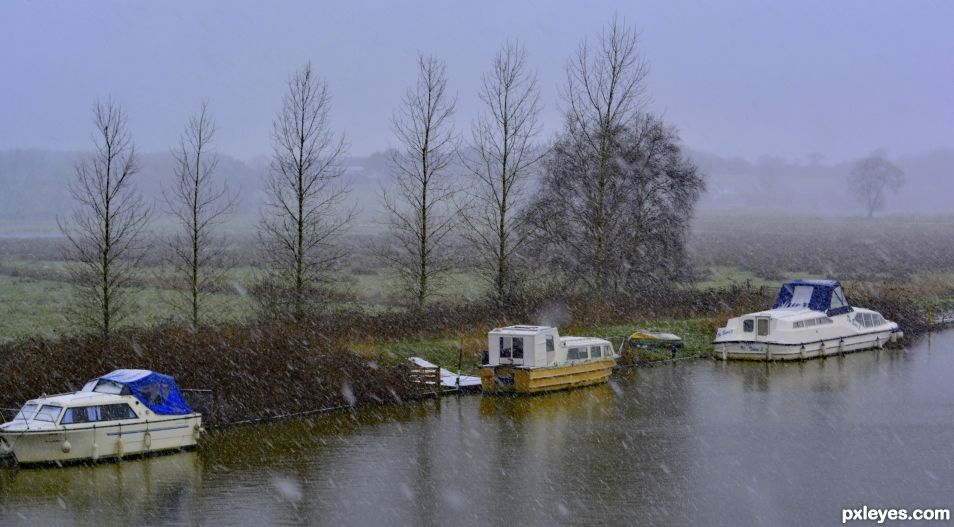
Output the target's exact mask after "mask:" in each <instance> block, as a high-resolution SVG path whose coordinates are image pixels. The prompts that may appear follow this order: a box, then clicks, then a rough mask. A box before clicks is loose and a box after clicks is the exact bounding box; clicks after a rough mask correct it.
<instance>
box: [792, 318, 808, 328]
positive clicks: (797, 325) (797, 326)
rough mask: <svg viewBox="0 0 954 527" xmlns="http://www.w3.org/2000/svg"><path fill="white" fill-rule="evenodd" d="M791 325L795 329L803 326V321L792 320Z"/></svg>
mask: <svg viewBox="0 0 954 527" xmlns="http://www.w3.org/2000/svg"><path fill="white" fill-rule="evenodd" d="M792 327H793V328H795V329H798V328H803V327H805V322H804V321H802V320H799V321H798V322H792Z"/></svg>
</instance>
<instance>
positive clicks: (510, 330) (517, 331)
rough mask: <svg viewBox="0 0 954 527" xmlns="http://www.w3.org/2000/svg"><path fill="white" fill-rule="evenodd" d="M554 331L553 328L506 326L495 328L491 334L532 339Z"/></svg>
mask: <svg viewBox="0 0 954 527" xmlns="http://www.w3.org/2000/svg"><path fill="white" fill-rule="evenodd" d="M551 329H554V328H553V326H506V327H502V328H495V329H494V330H493V331H491V333H503V334H506V335H516V336H524V337H530V336H533V335H537V334H540V333H544V332H546V331H549V330H551Z"/></svg>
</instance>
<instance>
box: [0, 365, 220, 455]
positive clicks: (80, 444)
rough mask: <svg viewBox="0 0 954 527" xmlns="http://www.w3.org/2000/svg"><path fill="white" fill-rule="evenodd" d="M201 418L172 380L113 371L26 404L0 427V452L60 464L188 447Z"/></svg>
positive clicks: (147, 373) (192, 443)
mask: <svg viewBox="0 0 954 527" xmlns="http://www.w3.org/2000/svg"><path fill="white" fill-rule="evenodd" d="M201 431H202V416H201V415H200V414H198V413H195V412H193V411H192V409H191V408H190V407H189V404H188V403H187V402H186V401H185V399H184V398H183V396H182V392H181V391H179V387H178V386H177V385H176V382H175V380H174V379H173V378H172V377H169V376H168V375H162V374H160V373H155V372H152V371H149V370H116V371H114V372H112V373H109V374H107V375H104V376H102V377H98V378H96V379H93V380H91V381H90V382H88V383H87V384H86V385H85V386H84V387H83V389H82V390H80V391H78V392H75V393H67V394H60V395H53V396H44V397H40V398H38V399H33V400H31V401H28V402H27V403H26V404H24V405H23V408H22V409H21V410H20V412H19V413H17V415H16V417H14V419H13V421H10V422H8V423H4V424H2V425H0V454H12V455H13V456H14V457H15V458H16V461H17V462H18V463H26V464H32V463H62V462H72V461H83V460H92V461H96V460H99V459H103V458H122V457H123V456H129V455H137V454H145V453H152V452H163V451H173V450H182V449H188V448H191V447H194V446H195V445H196V440H197V439H198V438H199V435H200V433H201Z"/></svg>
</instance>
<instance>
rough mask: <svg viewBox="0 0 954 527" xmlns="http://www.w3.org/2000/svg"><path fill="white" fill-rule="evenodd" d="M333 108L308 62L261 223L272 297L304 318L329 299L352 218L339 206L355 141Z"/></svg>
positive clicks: (275, 136) (293, 95) (292, 88)
mask: <svg viewBox="0 0 954 527" xmlns="http://www.w3.org/2000/svg"><path fill="white" fill-rule="evenodd" d="M330 106H331V97H330V95H329V94H328V85H327V84H326V83H325V82H324V81H323V80H321V79H319V78H318V77H317V76H315V75H314V74H313V73H312V69H311V64H310V63H308V64H306V65H305V67H304V68H302V70H301V71H299V72H296V73H295V74H294V75H293V76H292V77H291V79H289V81H288V92H287V93H286V94H285V96H284V97H283V99H282V110H281V112H280V113H279V115H278V117H277V118H276V119H275V121H274V124H273V132H272V160H271V165H270V172H269V179H268V181H267V182H266V187H265V192H266V194H267V203H266V206H267V208H268V214H267V215H266V217H265V218H264V219H263V220H262V223H261V228H260V238H261V241H262V245H263V249H264V251H265V257H266V258H267V259H268V261H269V277H268V280H267V283H268V287H267V288H266V290H267V294H266V295H265V296H264V299H265V300H266V301H267V302H266V306H267V307H268V308H272V309H274V308H277V309H280V310H281V311H283V312H288V314H289V315H290V316H291V317H292V318H294V319H295V320H298V321H300V320H303V319H304V318H306V317H307V316H309V314H311V313H313V312H314V310H315V309H316V308H318V307H319V306H320V304H321V301H322V300H323V299H324V298H325V295H326V292H325V291H323V286H325V285H326V284H327V283H328V281H329V280H330V276H329V273H330V271H331V270H333V268H334V266H335V264H336V263H337V262H338V261H339V260H340V259H341V258H342V257H343V256H344V253H343V250H342V249H341V248H340V247H339V246H338V245H337V244H336V243H335V241H336V238H337V236H338V234H340V232H341V231H342V229H343V228H344V227H345V225H346V224H347V223H348V221H349V220H350V219H351V216H352V214H351V212H342V211H339V210H338V209H339V206H340V205H341V204H342V201H343V200H344V198H345V197H346V195H347V193H348V191H349V189H348V186H347V185H346V184H344V183H343V182H342V179H343V178H342V176H343V175H344V168H343V166H342V165H341V160H342V157H343V156H344V155H345V152H346V150H347V145H346V143H345V139H344V135H341V136H335V135H334V134H333V133H332V131H331V127H330V123H329V120H328V112H329V109H330Z"/></svg>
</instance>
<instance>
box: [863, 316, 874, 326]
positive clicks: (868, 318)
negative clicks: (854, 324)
mask: <svg viewBox="0 0 954 527" xmlns="http://www.w3.org/2000/svg"><path fill="white" fill-rule="evenodd" d="M873 325H874V320H872V319H871V313H865V327H866V328H870V327H871V326H873Z"/></svg>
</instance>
